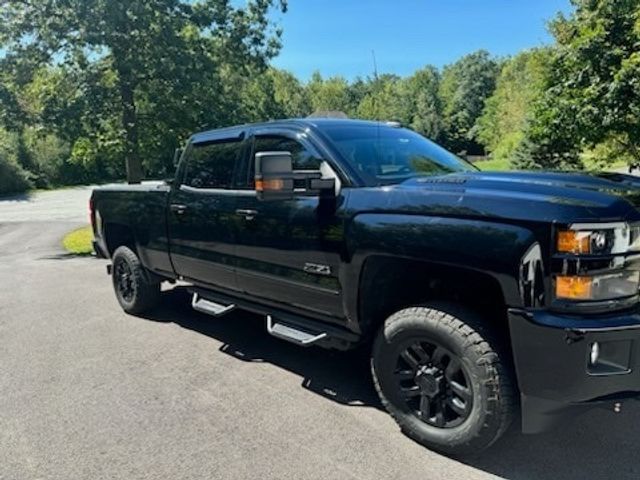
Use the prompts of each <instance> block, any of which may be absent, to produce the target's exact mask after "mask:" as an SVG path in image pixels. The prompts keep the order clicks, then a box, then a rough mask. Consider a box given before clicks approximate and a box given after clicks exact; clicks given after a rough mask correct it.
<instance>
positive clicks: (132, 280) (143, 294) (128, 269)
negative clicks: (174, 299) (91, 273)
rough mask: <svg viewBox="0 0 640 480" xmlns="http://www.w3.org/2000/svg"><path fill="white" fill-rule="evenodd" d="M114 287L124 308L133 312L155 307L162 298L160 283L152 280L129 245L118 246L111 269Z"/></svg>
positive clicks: (128, 311)
mask: <svg viewBox="0 0 640 480" xmlns="http://www.w3.org/2000/svg"><path fill="white" fill-rule="evenodd" d="M111 275H112V280H113V289H114V290H115V293H116V298H117V299H118V303H120V306H121V307H122V309H123V310H124V311H125V312H127V313H131V314H137V313H142V312H145V311H147V310H150V309H151V308H153V307H155V306H156V305H157V304H158V302H159V300H160V283H159V282H154V281H150V280H149V279H148V276H147V272H145V268H144V266H143V265H142V263H140V259H139V258H138V256H137V255H136V254H135V253H134V252H133V251H132V250H131V249H130V248H129V247H118V248H117V249H116V251H115V252H114V254H113V266H112V269H111Z"/></svg>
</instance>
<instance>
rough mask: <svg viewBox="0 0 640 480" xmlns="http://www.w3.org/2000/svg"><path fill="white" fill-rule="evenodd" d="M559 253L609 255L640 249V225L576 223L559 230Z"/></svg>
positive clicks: (557, 244)
mask: <svg viewBox="0 0 640 480" xmlns="http://www.w3.org/2000/svg"><path fill="white" fill-rule="evenodd" d="M556 250H557V252H558V253H569V254H573V255H607V254H618V253H627V252H630V251H634V250H640V227H639V226H637V225H629V224H627V223H622V222H616V223H601V224H598V223H592V224H587V223H575V224H573V225H570V226H569V228H568V229H566V230H560V231H558V235H557V239H556Z"/></svg>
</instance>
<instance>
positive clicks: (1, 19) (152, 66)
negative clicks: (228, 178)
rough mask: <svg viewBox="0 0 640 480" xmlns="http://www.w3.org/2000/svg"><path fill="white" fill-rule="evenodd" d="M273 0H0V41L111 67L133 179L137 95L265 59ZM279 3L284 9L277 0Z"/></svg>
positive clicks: (136, 176)
mask: <svg viewBox="0 0 640 480" xmlns="http://www.w3.org/2000/svg"><path fill="white" fill-rule="evenodd" d="M273 3H274V2H273V0H249V1H248V2H247V3H246V4H245V6H244V7H232V6H230V5H229V2H227V1H225V0H203V1H201V2H197V3H193V2H189V1H186V0H184V1H181V0H65V1H62V0H4V1H3V2H2V9H1V10H0V44H2V45H3V47H4V49H5V50H6V51H7V52H8V53H9V55H13V56H16V57H26V56H27V54H30V55H33V54H32V52H38V54H39V55H40V56H42V58H43V59H44V60H45V61H46V62H48V63H50V64H54V63H62V64H64V65H67V66H68V67H69V68H71V69H72V70H74V71H76V72H84V71H86V70H89V71H90V70H91V68H90V67H92V66H93V65H95V64H96V63H101V64H103V65H106V66H107V67H108V68H110V69H111V70H112V71H113V72H114V74H115V75H114V77H113V80H114V85H113V86H114V88H115V90H116V92H117V95H118V101H119V105H118V110H119V114H120V128H121V133H120V135H119V136H120V138H121V139H122V145H123V151H124V156H125V160H126V166H127V178H128V180H129V181H130V182H138V181H140V179H141V178H142V164H141V161H140V155H139V146H140V141H139V140H140V137H139V133H140V117H139V112H138V108H137V101H138V99H139V98H140V97H144V96H145V93H146V94H147V95H148V94H149V92H151V90H152V88H157V87H160V88H161V89H162V90H163V93H165V94H170V93H175V92H176V90H178V87H180V88H182V87H183V83H182V82H183V81H184V80H186V83H187V85H188V86H189V88H187V91H188V92H189V93H194V92H195V91H197V90H198V88H197V86H196V85H194V77H195V76H198V77H199V78H200V80H203V78H206V77H207V75H208V74H213V75H211V76H212V77H214V78H215V77H216V75H215V73H217V72H216V67H219V66H220V65H221V64H227V65H229V66H230V67H232V68H233V67H235V68H242V66H243V65H245V64H250V65H261V64H264V63H265V61H266V60H267V59H268V58H271V57H272V56H273V55H274V54H275V53H276V52H277V49H278V47H279V43H278V36H279V32H278V31H274V30H273V29H271V28H269V19H268V13H269V9H270V8H271V7H272V4H273ZM279 5H280V7H281V8H282V9H283V10H284V9H286V4H285V3H284V2H283V1H281V2H280V4H279ZM90 78H91V76H89V78H88V79H84V80H85V81H88V80H89V79H90ZM147 98H149V97H147ZM165 98H168V97H166V96H165ZM196 107H197V106H196ZM192 108H193V107H192ZM165 115H166V112H165Z"/></svg>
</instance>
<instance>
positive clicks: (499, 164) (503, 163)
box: [474, 157, 627, 171]
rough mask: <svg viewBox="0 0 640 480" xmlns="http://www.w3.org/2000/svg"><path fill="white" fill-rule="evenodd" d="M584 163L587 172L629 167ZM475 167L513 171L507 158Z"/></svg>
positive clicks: (586, 161) (479, 163) (588, 159)
mask: <svg viewBox="0 0 640 480" xmlns="http://www.w3.org/2000/svg"><path fill="white" fill-rule="evenodd" d="M582 161H583V162H584V168H585V170H587V171H602V170H606V171H612V170H618V169H621V168H624V167H626V166H627V164H626V162H624V161H617V162H613V163H611V164H609V165H606V166H600V165H598V164H597V163H595V162H594V161H592V160H591V158H590V157H584V158H583V159H582ZM474 165H475V166H476V167H478V168H479V169H480V170H484V171H487V170H493V171H495V170H512V168H511V165H510V164H509V160H507V159H506V158H498V159H491V160H481V161H479V162H475V163H474Z"/></svg>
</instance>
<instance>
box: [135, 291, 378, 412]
mask: <svg viewBox="0 0 640 480" xmlns="http://www.w3.org/2000/svg"><path fill="white" fill-rule="evenodd" d="M143 318H146V319H147V320H152V321H157V322H172V323H175V324H177V325H180V326H181V327H183V328H187V329H189V330H193V331H196V332H198V333H201V334H202V335H207V336H209V337H211V338H215V339H216V340H218V341H220V342H222V343H223V345H222V346H221V347H220V351H221V352H223V353H225V354H227V355H231V356H232V357H234V358H237V359H238V360H241V361H243V362H267V363H271V364H273V365H276V366H278V367H280V368H284V369H286V370H288V371H290V372H293V373H295V374H297V375H299V376H301V377H302V378H303V381H302V387H303V388H305V389H307V390H309V391H312V392H314V393H317V394H318V395H322V396H323V397H325V398H328V399H330V400H332V401H334V402H338V403H340V404H342V405H350V406H369V407H375V408H382V407H381V405H380V401H379V399H378V396H377V394H376V392H375V389H374V387H373V383H372V381H371V375H370V371H369V361H368V352H363V351H361V350H355V351H348V352H339V351H332V350H325V349H321V348H318V347H307V348H302V347H298V346H295V345H291V344H288V343H286V342H284V341H283V340H279V339H277V338H274V337H272V336H271V335H269V334H268V333H267V331H266V328H265V320H264V318H263V317H260V316H258V315H254V314H252V313H249V312H245V311H235V312H231V313H229V314H227V315H225V316H224V317H220V318H212V317H210V316H208V315H205V314H202V313H198V312H196V311H194V310H192V309H191V307H190V296H189V294H188V292H187V291H186V290H185V289H183V288H181V287H177V288H174V289H173V290H170V291H167V292H164V293H163V298H162V304H161V305H160V307H159V308H157V309H155V310H154V311H153V312H150V313H148V314H145V315H144V316H143Z"/></svg>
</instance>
